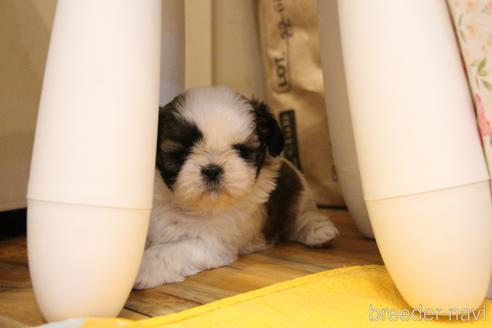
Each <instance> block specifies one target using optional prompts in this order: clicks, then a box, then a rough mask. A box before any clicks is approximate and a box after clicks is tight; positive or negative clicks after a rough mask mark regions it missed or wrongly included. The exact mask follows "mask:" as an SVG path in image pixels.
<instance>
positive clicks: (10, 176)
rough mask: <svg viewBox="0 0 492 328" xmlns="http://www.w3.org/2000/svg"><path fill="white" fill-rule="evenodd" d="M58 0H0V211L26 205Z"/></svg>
mask: <svg viewBox="0 0 492 328" xmlns="http://www.w3.org/2000/svg"><path fill="white" fill-rule="evenodd" d="M55 5H56V1H55V0H2V1H0V44H1V45H2V46H1V47H0V210H8V209H13V208H19V207H24V206H25V195H26V187H27V177H28V171H29V162H30V157H31V149H32V141H33V136H34V125H35V122H36V114H37V109H38V104H39V96H40V92H41V82H42V77H43V72H44V65H45V61H46V54H47V51H48V42H49V37H50V32H51V25H52V22H53V16H54V11H55Z"/></svg>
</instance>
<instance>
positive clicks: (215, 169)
mask: <svg viewBox="0 0 492 328" xmlns="http://www.w3.org/2000/svg"><path fill="white" fill-rule="evenodd" d="M201 173H202V177H203V178H204V179H205V181H206V182H207V183H209V184H216V183H217V182H219V180H220V177H221V176H222V174H223V173H224V170H223V169H222V168H221V167H220V166H218V165H216V164H208V165H207V166H204V167H202V170H201Z"/></svg>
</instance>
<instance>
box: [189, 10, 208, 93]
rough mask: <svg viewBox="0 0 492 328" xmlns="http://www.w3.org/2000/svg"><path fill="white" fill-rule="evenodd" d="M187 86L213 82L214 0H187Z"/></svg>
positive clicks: (206, 84) (205, 84)
mask: <svg viewBox="0 0 492 328" xmlns="http://www.w3.org/2000/svg"><path fill="white" fill-rule="evenodd" d="M185 37H186V41H185V86H186V88H190V87H195V86H208V85H211V84H212V0H185Z"/></svg>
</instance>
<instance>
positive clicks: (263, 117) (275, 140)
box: [250, 99, 284, 166]
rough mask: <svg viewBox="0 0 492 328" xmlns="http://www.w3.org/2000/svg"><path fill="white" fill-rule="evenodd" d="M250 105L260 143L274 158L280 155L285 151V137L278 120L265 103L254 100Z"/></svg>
mask: <svg viewBox="0 0 492 328" xmlns="http://www.w3.org/2000/svg"><path fill="white" fill-rule="evenodd" d="M250 104H251V107H253V111H254V117H255V122H256V133H257V134H258V137H259V139H260V142H261V143H262V144H263V145H264V147H266V148H267V149H268V152H269V153H270V155H272V156H273V157H275V156H278V155H280V153H281V152H282V150H283V149H284V137H283V135H282V130H281V129H280V127H279V125H278V123H277V120H276V119H275V117H274V116H273V115H272V113H271V112H270V110H269V109H268V106H267V105H266V104H265V103H264V102H259V101H258V100H256V99H252V100H251V101H250ZM262 163H263V159H261V164H262ZM260 166H261V165H260Z"/></svg>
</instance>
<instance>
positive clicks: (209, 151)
mask: <svg viewBox="0 0 492 328" xmlns="http://www.w3.org/2000/svg"><path fill="white" fill-rule="evenodd" d="M283 144H284V141H283V137H282V134H281V132H280V128H279V127H278V124H277V122H276V121H275V119H274V118H273V116H272V115H271V113H270V112H269V111H268V109H267V107H266V105H265V104H263V103H259V102H256V101H249V100H247V99H246V98H244V97H243V96H241V95H239V94H237V93H235V92H234V91H232V90H231V89H229V88H225V87H210V88H195V89H191V90H189V91H188V92H186V93H184V94H182V95H180V96H178V97H176V98H175V99H174V100H173V101H172V102H171V103H169V104H168V105H166V106H165V107H163V108H161V109H160V112H159V133H158V145H157V167H158V169H159V171H160V174H161V177H162V179H163V180H164V182H165V184H166V185H167V186H168V188H169V189H170V190H171V191H172V192H173V194H174V199H175V201H176V202H177V203H178V204H179V205H181V206H182V207H184V208H187V209H190V210H208V209H212V208H213V209H220V208H224V207H227V206H230V205H232V204H234V203H235V202H236V201H237V200H239V199H240V198H241V197H242V196H244V195H245V194H246V193H247V192H248V191H250V190H251V188H252V187H253V185H254V184H255V182H256V179H257V178H258V174H259V173H260V171H261V168H262V167H263V165H265V158H266V157H267V156H269V155H270V156H277V155H279V154H280V152H281V151H282V149H283Z"/></svg>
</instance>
